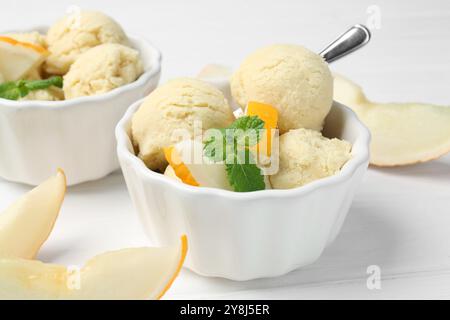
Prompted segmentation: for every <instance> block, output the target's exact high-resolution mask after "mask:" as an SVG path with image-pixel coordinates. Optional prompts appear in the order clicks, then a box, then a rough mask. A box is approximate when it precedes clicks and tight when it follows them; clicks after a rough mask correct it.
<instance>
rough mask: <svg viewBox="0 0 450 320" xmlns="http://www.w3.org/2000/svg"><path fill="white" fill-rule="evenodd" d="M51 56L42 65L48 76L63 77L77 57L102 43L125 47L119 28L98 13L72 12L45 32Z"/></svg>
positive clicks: (116, 24)
mask: <svg viewBox="0 0 450 320" xmlns="http://www.w3.org/2000/svg"><path fill="white" fill-rule="evenodd" d="M46 40H47V45H48V50H49V51H50V55H49V56H48V58H47V61H46V63H45V70H46V71H47V72H48V73H49V74H61V75H62V74H65V73H66V72H67V71H68V70H69V68H70V65H71V64H72V63H73V62H74V61H75V60H76V59H77V57H78V56H79V55H80V54H82V53H83V52H85V51H86V50H88V49H90V48H93V47H95V46H98V45H100V44H102V43H120V44H127V43H128V39H127V36H126V35H125V33H124V31H123V30H122V27H121V26H120V25H119V24H118V23H117V22H116V21H114V20H113V19H112V18H110V17H108V16H107V15H105V14H103V13H101V12H95V11H80V12H74V13H71V14H69V15H67V16H65V17H64V18H62V19H61V20H59V21H58V22H56V23H55V24H54V25H53V26H52V27H51V28H50V29H49V30H48V33H47V39H46Z"/></svg>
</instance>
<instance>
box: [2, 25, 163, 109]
mask: <svg viewBox="0 0 450 320" xmlns="http://www.w3.org/2000/svg"><path fill="white" fill-rule="evenodd" d="M45 29H48V26H42V25H39V26H36V27H33V28H26V29H21V30H9V31H2V32H0V34H5V33H22V32H31V31H38V32H39V31H41V30H45ZM127 37H128V38H129V39H131V40H132V41H133V42H139V43H141V44H143V46H145V47H146V48H147V49H148V51H149V52H150V54H151V56H150V57H149V58H150V59H149V60H150V67H149V68H148V70H145V71H144V72H143V73H142V74H141V75H140V76H139V78H137V79H136V80H135V81H133V82H131V83H127V84H126V85H123V86H120V87H118V88H115V89H113V90H111V91H108V92H105V93H101V94H98V95H94V96H85V97H78V98H74V99H69V100H62V101H43V100H21V101H16V100H8V99H4V98H0V108H15V109H28V108H40V109H53V108H58V109H61V108H70V107H73V106H78V105H80V104H84V103H91V102H92V103H96V102H101V101H105V100H112V99H115V98H116V97H117V96H119V95H122V94H123V93H124V92H128V91H132V90H134V89H136V88H138V87H142V86H143V85H145V84H146V83H148V82H149V81H150V80H151V79H152V78H153V77H155V76H157V75H158V74H159V73H160V72H161V61H162V54H161V52H160V50H159V49H158V48H157V47H155V46H154V45H153V44H152V43H151V42H150V41H149V40H147V39H146V38H145V37H143V36H139V35H134V34H128V33H127ZM139 53H140V54H141V55H142V54H143V53H142V52H141V51H139Z"/></svg>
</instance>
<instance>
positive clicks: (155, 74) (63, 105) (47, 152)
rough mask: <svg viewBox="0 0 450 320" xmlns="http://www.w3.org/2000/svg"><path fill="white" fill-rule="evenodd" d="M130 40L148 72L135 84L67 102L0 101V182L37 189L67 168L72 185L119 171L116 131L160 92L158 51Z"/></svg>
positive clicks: (148, 45)
mask: <svg viewBox="0 0 450 320" xmlns="http://www.w3.org/2000/svg"><path fill="white" fill-rule="evenodd" d="M39 29H41V30H42V28H36V29H32V30H39ZM129 39H130V43H131V46H132V47H134V48H135V49H137V50H138V51H139V52H140V54H141V58H142V60H143V63H144V70H145V71H144V73H143V74H142V75H141V76H140V77H139V79H137V80H136V81H134V82H132V83H130V84H127V85H125V86H122V87H119V88H117V89H114V90H112V91H110V92H107V93H105V94H100V95H96V96H89V97H81V98H76V99H71V100H66V101H11V100H6V99H1V98H0V177H2V178H4V179H7V180H11V181H16V182H21V183H26V184H30V185H36V184H39V183H40V182H42V181H43V180H45V179H46V178H48V177H49V176H51V175H52V174H54V173H55V170H56V169H57V168H63V169H64V171H65V173H66V175H67V182H68V184H69V185H73V184H77V183H81V182H85V181H89V180H95V179H99V178H101V177H104V176H106V175H107V174H109V173H111V172H113V171H114V170H116V169H118V168H119V163H118V161H117V155H116V141H115V138H114V128H115V126H116V124H117V122H118V121H119V120H120V118H121V117H122V116H123V114H124V113H125V111H126V110H127V108H128V107H129V106H130V104H132V103H133V102H135V101H137V100H139V99H141V98H142V97H144V96H146V95H148V94H149V93H150V92H151V91H152V90H154V89H155V88H156V86H157V84H158V81H159V77H160V72H161V54H160V52H159V51H158V49H156V48H155V47H153V46H152V45H151V44H150V43H149V42H148V41H146V40H144V39H142V38H139V37H129Z"/></svg>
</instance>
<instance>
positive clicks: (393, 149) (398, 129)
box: [334, 75, 450, 166]
mask: <svg viewBox="0 0 450 320" xmlns="http://www.w3.org/2000/svg"><path fill="white" fill-rule="evenodd" d="M334 100H336V101H338V102H341V103H343V104H344V105H347V106H349V107H350V108H352V109H353V110H354V111H355V112H356V114H357V115H358V117H359V118H360V119H361V121H362V122H363V123H364V124H365V125H366V126H367V127H368V128H369V130H370V132H371V134H372V142H371V145H370V152H371V155H370V163H371V164H372V165H376V166H400V165H409V164H414V163H420V162H426V161H429V160H433V159H436V158H438V157H440V156H442V155H444V154H446V153H448V152H449V151H450V107H446V106H437V105H429V104H420V103H376V102H371V101H369V100H368V99H367V98H366V97H365V95H364V93H363V90H362V89H361V87H360V86H358V85H356V84H354V83H352V82H351V81H349V80H348V79H345V78H344V77H342V76H338V75H335V77H334Z"/></svg>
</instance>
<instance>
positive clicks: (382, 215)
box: [0, 0, 450, 299]
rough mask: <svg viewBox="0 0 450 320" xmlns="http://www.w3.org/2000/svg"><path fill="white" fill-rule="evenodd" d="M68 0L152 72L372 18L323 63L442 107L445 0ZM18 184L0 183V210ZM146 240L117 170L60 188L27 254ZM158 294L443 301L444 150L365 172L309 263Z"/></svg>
mask: <svg viewBox="0 0 450 320" xmlns="http://www.w3.org/2000/svg"><path fill="white" fill-rule="evenodd" d="M73 4H74V2H73V1H66V0H61V1H58V2H56V1H44V0H42V1H31V0H30V1H19V0H16V1H9V2H5V3H2V10H0V30H7V29H14V28H23V27H27V26H32V25H35V24H36V25H39V24H40V25H42V24H50V23H51V22H52V21H54V20H55V19H57V18H58V17H59V16H60V15H61V14H62V13H63V12H64V11H66V10H67V8H68V7H69V6H70V5H73ZM76 4H77V5H79V6H81V8H94V9H98V10H101V11H104V12H106V13H108V14H110V15H111V16H113V17H115V18H116V19H117V20H118V21H120V22H121V24H122V25H123V26H124V28H125V29H126V30H127V31H128V32H131V33H138V34H141V35H145V36H146V37H148V38H149V39H151V40H152V42H153V43H154V44H156V45H157V46H158V47H159V48H160V49H161V51H162V52H163V56H164V61H163V81H165V80H167V79H169V78H172V77H175V76H185V75H187V76H189V75H194V74H195V73H196V72H197V71H198V70H199V69H200V68H201V67H202V66H203V65H204V64H206V63H210V62H216V63H222V64H227V65H230V66H236V65H237V64H238V63H239V61H240V60H241V59H242V58H243V57H244V56H245V54H247V53H249V52H251V51H252V50H253V49H255V48H257V47H259V46H262V45H265V44H270V43H275V42H278V43H280V42H281V43H283V42H286V43H294V42H297V43H300V44H304V45H306V46H307V47H309V48H311V49H313V50H317V51H319V50H320V49H321V48H322V47H323V46H325V45H326V44H327V43H328V41H330V40H332V39H333V38H334V37H335V36H336V35H337V34H339V33H340V32H341V31H344V30H345V29H346V28H347V27H348V26H350V25H352V24H354V23H366V22H369V23H371V22H374V21H375V22H380V24H379V27H380V29H376V30H373V40H372V42H371V43H370V44H369V45H368V46H367V47H366V48H365V49H364V50H361V51H360V52H358V53H355V54H354V55H352V56H351V57H348V58H346V59H343V60H342V61H339V62H336V63H335V64H333V66H332V67H333V69H334V70H335V71H337V72H340V73H342V74H345V75H347V76H348V77H350V78H353V79H354V80H356V81H357V82H359V83H361V84H362V85H363V86H364V87H366V92H367V94H368V96H369V97H370V98H373V99H375V100H379V101H422V102H430V103H436V104H444V105H448V104H449V98H450V94H449V89H450V55H449V54H448V51H449V49H450V2H448V1H445V0H442V1H432V2H430V1H428V2H424V1H395V3H394V2H393V1H371V0H363V1H356V0H355V1H345V2H344V1H339V2H337V1H314V3H308V4H306V3H301V2H300V1H287V0H278V1H261V0H259V1H256V0H254V1H245V2H243V1H221V2H215V1H209V0H202V1H189V2H188V1H182V0H179V1H161V2H158V3H156V2H154V1H128V2H125V1H112V0H110V1H108V2H103V1H99V0H97V1H92V0H90V1H87V0H85V1H77V2H76ZM372 5H375V7H373V6H372ZM368 11H369V14H368V13H367V12H368ZM377 13H380V15H377ZM374 14H375V16H374ZM379 18H381V19H379ZM368 19H369V21H368ZM374 19H375V20H374ZM375 25H377V23H375ZM449 125H450V124H449ZM0 156H2V157H3V156H7V155H0ZM28 189H29V187H27V186H23V185H18V184H14V183H10V182H6V181H3V180H0V209H2V208H4V207H6V206H7V205H8V204H9V203H10V202H11V201H13V199H15V198H16V197H18V196H19V195H21V194H23V193H24V192H26V191H27V190H28ZM147 244H149V243H148V240H147V239H146V238H145V236H144V234H143V232H142V230H141V227H140V225H139V221H138V219H137V216H136V214H135V212H134V210H133V207H132V204H131V201H130V198H129V196H128V193H127V190H126V187H125V185H124V182H123V178H122V175H121V173H120V172H116V173H114V174H112V175H110V176H108V177H106V178H105V179H102V180H99V181H95V182H90V183H85V184H82V185H78V186H75V187H71V188H69V189H68V194H67V197H66V200H65V202H64V205H63V209H62V213H61V215H60V218H59V220H58V222H57V224H56V227H55V230H54V232H53V233H52V235H51V237H50V239H49V240H48V242H47V243H46V244H45V245H44V247H43V249H42V250H41V252H40V254H39V256H38V258H39V259H41V260H44V261H47V262H50V261H51V262H56V263H64V264H82V263H83V261H84V260H86V259H88V258H89V257H91V256H93V255H95V254H98V253H100V252H102V251H105V250H110V249H118V248H121V247H124V246H139V245H147ZM371 265H376V266H378V267H379V268H380V270H381V289H379V290H377V289H374V290H369V289H368V288H367V285H366V281H367V278H368V276H369V275H368V274H367V273H366V271H367V268H368V267H369V266H371ZM165 298H167V299H182V298H186V299H190V298H192V299H214V298H217V299H241V298H242V299H253V298H262V299H265V298H270V299H300V298H301V299H314V298H362V299H365V298H375V299H388V298H447V299H448V298H450V156H447V157H444V158H442V159H440V160H437V161H434V162H430V163H427V164H422V165H417V166H411V167H404V168H396V169H370V170H369V171H368V173H367V175H366V177H365V179H364V182H363V184H362V185H361V188H360V189H359V191H358V193H357V194H356V196H355V200H354V203H353V205H352V207H351V209H350V212H349V215H348V218H347V220H346V222H345V225H344V227H343V229H342V232H341V234H340V235H339V237H338V238H337V239H336V241H335V242H334V243H333V244H332V245H331V246H330V247H329V248H328V249H326V251H325V252H324V254H323V255H322V257H321V258H320V259H319V260H318V261H317V262H316V263H314V264H313V265H310V266H308V267H306V268H303V269H301V270H297V271H295V272H292V273H290V274H288V275H286V276H283V277H279V278H274V279H264V280H257V281H250V282H233V281H228V280H224V279H214V278H204V277H200V276H197V275H195V274H194V273H192V272H190V271H187V270H183V271H182V273H181V275H180V277H179V279H178V280H177V281H176V282H175V284H174V286H173V287H172V289H171V290H170V291H169V292H168V294H167V295H166V297H165Z"/></svg>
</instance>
